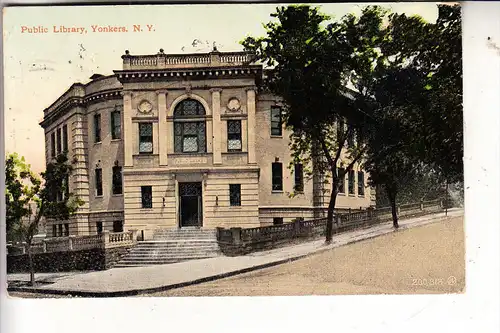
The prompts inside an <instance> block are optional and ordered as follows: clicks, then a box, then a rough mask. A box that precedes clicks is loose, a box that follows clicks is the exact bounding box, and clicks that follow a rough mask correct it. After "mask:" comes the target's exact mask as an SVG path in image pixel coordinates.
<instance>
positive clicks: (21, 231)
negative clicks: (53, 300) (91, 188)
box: [6, 153, 83, 285]
mask: <svg viewBox="0 0 500 333" xmlns="http://www.w3.org/2000/svg"><path fill="white" fill-rule="evenodd" d="M72 170H73V166H72V163H71V162H70V161H69V160H68V157H67V154H66V153H63V154H60V155H58V156H57V157H56V158H55V159H54V160H53V161H51V162H50V163H49V164H48V165H47V169H46V171H45V172H42V174H41V176H42V179H43V184H42V181H41V180H40V179H39V178H38V177H37V176H36V175H35V174H34V173H33V172H32V171H30V170H29V165H27V164H25V162H24V158H19V157H18V155H17V154H11V155H10V156H9V157H8V158H7V163H6V176H7V177H6V180H7V181H6V185H7V186H6V188H7V191H6V193H7V195H6V200H7V220H8V221H10V222H9V223H11V224H10V228H11V229H10V231H11V234H13V235H17V236H18V237H19V238H21V239H22V240H23V241H24V242H25V243H26V250H27V253H28V260H29V267H30V283H31V285H34V283H35V271H34V265H33V255H32V250H31V246H32V243H33V237H34V236H35V235H36V234H37V233H38V227H39V224H40V221H41V219H42V218H46V219H48V218H50V219H56V220H67V219H69V218H70V216H71V215H73V214H74V213H75V212H76V211H77V209H78V208H79V207H80V206H81V205H82V204H83V202H82V201H81V200H80V199H79V198H78V197H77V196H75V195H74V194H73V193H70V192H69V176H70V175H71V172H72ZM33 203H35V204H36V210H35V211H33V209H32V208H31V207H32V204H33Z"/></svg>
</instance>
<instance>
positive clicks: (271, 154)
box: [256, 94, 313, 208]
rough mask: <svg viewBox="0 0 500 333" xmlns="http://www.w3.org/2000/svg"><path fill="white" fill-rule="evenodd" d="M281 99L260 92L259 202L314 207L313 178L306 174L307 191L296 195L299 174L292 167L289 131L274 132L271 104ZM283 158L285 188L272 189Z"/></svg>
mask: <svg viewBox="0 0 500 333" xmlns="http://www.w3.org/2000/svg"><path fill="white" fill-rule="evenodd" d="M276 101H277V99H276V98H274V97H273V96H271V95H268V94H263V95H259V97H258V102H257V112H256V116H257V117H256V118H257V119H256V120H257V122H256V127H257V129H258V130H257V131H256V134H257V139H256V141H257V142H256V154H257V163H258V165H259V167H260V179H259V202H260V206H261V207H266V208H267V207H283V206H291V207H297V206H307V207H312V205H313V204H312V202H313V184H312V180H310V179H307V178H306V177H305V175H304V192H303V193H300V194H297V195H296V196H294V197H293V198H291V197H290V194H292V193H293V187H294V183H295V176H294V170H293V168H292V169H290V168H289V164H290V162H291V160H292V159H291V156H290V150H289V147H288V144H289V142H290V140H289V138H288V136H289V133H288V131H285V129H283V135H282V136H280V137H277V136H271V119H270V116H271V106H274V105H276ZM275 161H277V162H280V163H282V165H283V191H281V192H276V191H272V163H273V162H275Z"/></svg>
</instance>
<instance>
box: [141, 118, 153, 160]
mask: <svg viewBox="0 0 500 333" xmlns="http://www.w3.org/2000/svg"><path fill="white" fill-rule="evenodd" d="M139 153H140V154H152V153H153V123H139Z"/></svg>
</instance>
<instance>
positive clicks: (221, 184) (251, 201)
mask: <svg viewBox="0 0 500 333" xmlns="http://www.w3.org/2000/svg"><path fill="white" fill-rule="evenodd" d="M229 184H240V185H241V206H231V205H230V201H229ZM258 190H259V183H258V175H257V172H256V171H252V172H245V171H244V170H241V171H235V172H227V171H222V172H213V173H212V172H211V173H209V174H208V177H207V181H206V186H205V187H204V200H203V202H204V209H205V211H204V217H205V218H204V221H203V222H204V226H206V227H207V228H215V227H225V228H231V227H242V228H253V227H258V226H259V201H258V198H259V197H258ZM216 198H218V199H216Z"/></svg>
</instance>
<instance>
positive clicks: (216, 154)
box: [208, 88, 222, 164]
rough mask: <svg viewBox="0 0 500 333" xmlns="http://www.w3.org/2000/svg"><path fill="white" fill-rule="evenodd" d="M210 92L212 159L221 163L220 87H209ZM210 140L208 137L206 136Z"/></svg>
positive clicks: (216, 162) (215, 162)
mask: <svg viewBox="0 0 500 333" xmlns="http://www.w3.org/2000/svg"><path fill="white" fill-rule="evenodd" d="M210 92H211V93H212V135H213V138H212V140H213V147H212V153H213V161H214V164H222V152H221V131H222V128H221V120H220V93H221V89H217V88H215V89H210ZM208 140H210V138H208Z"/></svg>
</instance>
